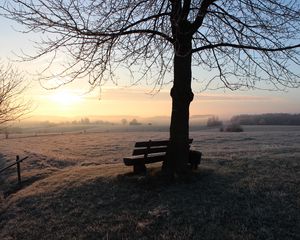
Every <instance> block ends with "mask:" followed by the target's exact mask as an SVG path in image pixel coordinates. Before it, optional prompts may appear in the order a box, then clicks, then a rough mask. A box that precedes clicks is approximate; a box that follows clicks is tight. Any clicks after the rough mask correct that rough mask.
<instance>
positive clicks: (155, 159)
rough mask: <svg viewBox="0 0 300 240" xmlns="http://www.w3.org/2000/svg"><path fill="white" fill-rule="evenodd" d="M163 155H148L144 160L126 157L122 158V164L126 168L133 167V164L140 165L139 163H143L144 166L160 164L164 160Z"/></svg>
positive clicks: (142, 158)
mask: <svg viewBox="0 0 300 240" xmlns="http://www.w3.org/2000/svg"><path fill="white" fill-rule="evenodd" d="M165 157H166V155H165V154H157V155H149V156H148V157H147V158H146V159H145V160H144V157H143V156H141V157H128V158H124V159H123V160H124V163H125V165H126V166H133V165H135V164H139V163H141V161H145V164H147V163H155V162H161V161H163V160H164V159H165Z"/></svg>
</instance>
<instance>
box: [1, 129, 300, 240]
mask: <svg viewBox="0 0 300 240" xmlns="http://www.w3.org/2000/svg"><path fill="white" fill-rule="evenodd" d="M167 136H168V134H167V133H165V132H130V133H97V134H92V133H89V134H80V135H72V134H69V135H56V136H48V137H47V136H42V137H30V138H14V139H7V140H6V139H1V140H0V153H1V155H0V165H1V164H2V165H3V166H4V165H7V164H9V163H11V162H12V161H14V158H15V155H17V154H19V155H20V156H26V155H28V156H29V159H28V160H26V161H25V162H24V163H22V166H21V167H22V177H23V180H24V182H23V188H22V189H19V188H18V187H17V186H16V173H15V169H11V170H9V171H7V172H5V174H2V175H1V176H0V177H1V181H0V184H1V185H0V191H1V195H0V239H1V240H2V239H3V240H8V239H243V240H246V239H253V240H254V239H299V238H300V230H299V229H300V208H299V206H300V187H299V186H300V145H299V143H300V128H299V127H260V128H258V127H248V128H247V127H245V132H243V133H225V132H223V133H221V132H218V131H217V130H203V131H197V132H192V133H191V137H192V138H193V139H194V142H193V148H195V149H199V150H201V151H202V152H203V160H202V162H201V165H200V167H199V169H198V170H197V171H196V172H194V173H193V175H191V178H190V179H189V181H188V182H184V181H181V180H179V179H176V180H175V182H173V183H168V184H165V183H164V181H163V179H162V177H161V175H160V164H154V165H153V166H151V169H149V172H148V174H147V175H146V176H134V175H132V174H131V172H132V169H131V168H130V167H125V166H124V165H123V164H122V157H124V156H128V155H130V154H131V151H132V148H133V144H134V142H135V141H137V140H143V139H145V140H147V139H164V138H166V137H167Z"/></svg>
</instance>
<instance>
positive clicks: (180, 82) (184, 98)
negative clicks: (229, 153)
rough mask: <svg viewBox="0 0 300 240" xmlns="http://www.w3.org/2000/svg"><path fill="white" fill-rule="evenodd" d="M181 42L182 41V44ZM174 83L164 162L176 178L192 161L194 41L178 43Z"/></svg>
mask: <svg viewBox="0 0 300 240" xmlns="http://www.w3.org/2000/svg"><path fill="white" fill-rule="evenodd" d="M178 45H179V44H178ZM175 53H176V54H175V57H174V82H173V88H172V89H171V97H172V115H171V124H170V145H169V147H168V150H167V157H166V160H165V162H164V163H163V171H164V172H165V173H166V174H167V175H169V176H171V177H174V174H175V173H176V174H178V175H186V174H187V173H188V160H189V143H188V140H189V106H190V103H191V101H192V100H193V96H194V95H193V92H192V89H191V78H192V71H191V60H192V54H191V40H190V39H188V40H185V42H184V43H181V44H180V45H179V50H178V49H176V45H175Z"/></svg>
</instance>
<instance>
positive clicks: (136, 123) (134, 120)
mask: <svg viewBox="0 0 300 240" xmlns="http://www.w3.org/2000/svg"><path fill="white" fill-rule="evenodd" d="M129 125H142V124H141V123H140V122H138V121H137V120H136V119H135V118H134V119H132V120H131V121H130V122H129Z"/></svg>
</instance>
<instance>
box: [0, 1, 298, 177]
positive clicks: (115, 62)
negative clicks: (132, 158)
mask: <svg viewBox="0 0 300 240" xmlns="http://www.w3.org/2000/svg"><path fill="white" fill-rule="evenodd" d="M299 9H300V7H299V1H297V0H141V1H132V0H122V1H120V0H110V1H104V0H102V1H101V0H89V1H84V0H60V1H56V0H9V1H4V3H3V4H2V10H4V13H3V14H4V15H5V16H6V17H8V18H11V19H13V20H14V21H17V22H18V23H21V24H23V25H25V26H26V27H27V29H26V30H25V31H29V32H41V33H46V35H45V38H44V39H42V40H41V41H40V42H39V44H38V45H37V46H38V51H37V52H36V55H33V56H27V57H29V58H30V59H36V58H39V57H41V56H43V55H48V54H52V56H53V58H54V59H55V57H57V54H59V53H64V54H66V55H67V56H68V65H66V66H65V67H64V69H63V70H62V71H61V72H60V73H59V74H60V75H61V76H68V81H73V80H74V79H76V78H79V77H88V79H89V82H90V83H91V84H93V85H97V84H99V83H103V82H105V81H107V80H112V81H114V73H115V72H116V70H117V69H118V68H121V67H124V66H126V67H127V68H128V69H130V71H132V74H133V76H134V77H135V80H136V81H139V80H141V79H148V80H153V82H154V83H155V84H157V85H159V86H160V85H162V84H163V83H164V80H165V77H166V74H167V73H169V72H173V78H172V84H173V87H172V89H171V97H172V115H171V124H170V142H171V144H170V146H169V149H168V151H167V156H168V157H167V160H166V161H165V162H164V165H163V169H164V170H165V171H166V172H168V173H170V174H174V173H177V174H184V173H186V172H187V169H188V168H187V162H188V153H189V149H188V139H189V105H190V102H191V101H192V100H193V92H192V89H191V82H192V69H194V68H196V67H199V68H201V69H205V70H207V71H210V72H211V73H212V76H211V78H208V79H206V81H205V82H202V86H203V89H206V88H220V87H225V88H229V89H232V90H236V89H242V88H267V89H277V90H278V89H285V88H287V87H299V85H300V82H299V73H298V72H297V68H299V47H300V40H299V37H300V35H299V32H300V11H299ZM200 78H201V76H200Z"/></svg>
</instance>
